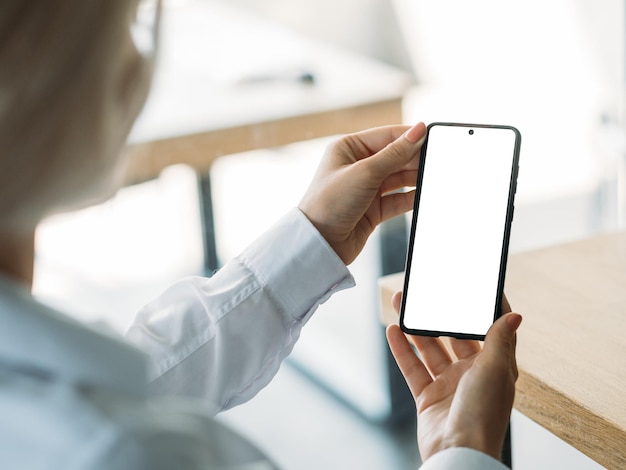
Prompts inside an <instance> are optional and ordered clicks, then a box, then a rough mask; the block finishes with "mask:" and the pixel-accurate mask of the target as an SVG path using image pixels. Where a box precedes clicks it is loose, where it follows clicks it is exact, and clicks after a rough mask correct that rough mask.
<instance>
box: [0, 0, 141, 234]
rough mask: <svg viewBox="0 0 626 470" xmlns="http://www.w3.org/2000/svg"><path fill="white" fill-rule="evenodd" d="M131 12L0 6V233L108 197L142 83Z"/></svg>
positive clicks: (64, 3)
mask: <svg viewBox="0 0 626 470" xmlns="http://www.w3.org/2000/svg"><path fill="white" fill-rule="evenodd" d="M135 3H136V2H129V1H128V0H48V1H44V2H42V1H35V0H2V1H1V2H0V230H2V229H4V230H6V229H9V230H11V229H15V228H18V227H19V226H21V225H25V226H28V225H29V224H31V225H32V224H36V223H37V222H38V221H39V220H40V219H41V218H43V217H44V216H46V215H48V214H50V213H53V212H56V211H59V210H63V209H66V208H70V207H72V206H75V205H77V204H78V205H80V204H83V203H84V202H85V201H86V200H88V199H90V198H93V197H99V196H101V195H102V193H104V192H107V191H109V192H110V191H111V189H112V187H111V186H112V179H113V177H112V176H111V175H112V174H113V173H114V172H113V171H112V168H113V167H114V166H115V162H116V159H117V155H118V154H119V152H120V149H121V147H122V146H123V143H124V141H125V139H126V136H127V133H128V131H129V129H130V127H131V125H132V122H133V121H134V119H135V117H136V115H137V114H138V112H139V109H140V108H141V106H142V105H143V102H144V101H145V95H146V94H147V88H148V86H147V84H148V83H149V75H150V74H149V70H148V68H149V67H148V65H147V64H146V61H145V60H144V59H143V58H142V57H141V56H140V55H139V54H138V53H137V51H136V50H135V49H132V50H130V49H129V45H132V41H131V38H130V32H129V20H130V16H131V15H132V13H133V12H134V8H135V6H136V5H135Z"/></svg>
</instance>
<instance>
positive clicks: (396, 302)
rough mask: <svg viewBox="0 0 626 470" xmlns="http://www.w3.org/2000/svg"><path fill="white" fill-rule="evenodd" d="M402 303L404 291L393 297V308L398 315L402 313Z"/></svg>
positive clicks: (395, 293)
mask: <svg viewBox="0 0 626 470" xmlns="http://www.w3.org/2000/svg"><path fill="white" fill-rule="evenodd" d="M401 303H402V291H401V290H399V291H396V292H394V294H393V295H392V296H391V306H392V307H393V309H394V310H395V311H396V313H400V304H401Z"/></svg>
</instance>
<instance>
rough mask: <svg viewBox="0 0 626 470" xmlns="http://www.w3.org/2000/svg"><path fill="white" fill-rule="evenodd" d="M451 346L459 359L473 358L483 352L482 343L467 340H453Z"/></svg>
mask: <svg viewBox="0 0 626 470" xmlns="http://www.w3.org/2000/svg"><path fill="white" fill-rule="evenodd" d="M450 346H452V351H453V352H454V355H455V356H456V357H457V358H458V359H465V358H467V357H472V356H473V355H474V354H476V353H479V352H480V350H481V347H480V343H479V342H478V341H472V340H467V339H456V338H451V339H450Z"/></svg>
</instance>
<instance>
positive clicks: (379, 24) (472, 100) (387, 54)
mask: <svg viewBox="0 0 626 470" xmlns="http://www.w3.org/2000/svg"><path fill="white" fill-rule="evenodd" d="M195 1H198V0H195ZM207 1H208V0H207ZM166 3H167V4H168V5H170V7H171V8H183V7H185V6H189V5H191V4H193V3H194V0H172V1H171V2H170V3H168V2H167V0H166ZM226 3H229V4H232V5H240V6H241V7H242V8H246V9H247V10H249V11H251V12H253V13H254V14H256V15H259V16H261V17H263V18H265V19H268V20H271V21H277V22H280V23H281V24H283V25H288V26H289V27H291V28H294V29H297V30H298V31H300V32H302V33H303V34H306V35H309V36H311V37H314V38H316V39H317V40H320V41H324V42H328V43H332V44H336V45H337V47H341V48H346V49H349V50H352V51H354V52H356V53H359V54H364V55H368V56H371V57H374V58H376V59H378V60H381V61H384V62H387V63H389V64H391V65H394V66H397V67H400V68H405V69H406V70H407V71H409V72H410V73H411V74H412V75H413V76H414V78H415V85H414V86H413V87H412V88H411V90H410V92H409V93H408V94H407V96H406V99H405V101H404V120H405V122H407V123H413V122H415V121H417V120H423V121H426V122H432V121H435V120H441V121H463V122H483V123H498V124H510V125H514V126H516V127H518V128H519V129H520V131H521V133H522V152H521V161H520V162H521V169H520V178H519V184H518V195H517V198H518V202H517V204H516V205H517V208H516V219H515V222H514V227H513V234H512V242H511V243H512V245H511V250H512V251H520V250H526V249H532V248H536V247H540V246H545V245H549V244H553V243H559V242H563V241H568V240H572V239H576V238H581V237H585V236H589V235H592V234H594V233H598V232H604V231H610V230H615V229H618V228H624V225H623V220H624V215H626V213H625V211H624V200H623V199H620V194H622V193H623V192H624V182H623V177H624V163H623V158H624V134H623V131H624V84H625V83H626V80H625V77H624V65H625V58H626V52H625V47H624V46H625V42H626V41H625V36H624V32H625V28H624V19H625V17H626V13H625V11H624V4H623V2H621V1H618V0H600V1H597V2H587V1H584V0H554V1H551V2H545V1H540V0H526V1H522V0H515V1H512V0H511V1H498V0H475V1H473V2H467V1H465V0H439V1H436V2H434V1H425V0H339V1H337V0H317V1H308V0H307V1H305V0H301V1H286V0H255V1H252V0H229V1H228V2H226ZM241 34H242V35H245V34H246V32H245V31H242V32H241ZM244 40H249V41H254V38H247V39H244ZM199 47H201V46H200V45H199ZM223 47H225V48H226V47H228V45H227V44H224V45H223ZM326 143H327V140H321V141H313V142H308V143H304V144H295V145H292V146H288V147H285V148H280V149H260V150H259V151H257V152H251V153H247V154H241V155H237V156H234V157H228V158H223V159H221V160H220V161H218V162H217V163H216V164H215V166H214V168H213V171H212V182H213V193H214V201H215V222H216V227H217V234H216V235H217V246H218V253H219V255H220V258H221V260H222V261H225V260H227V259H229V258H230V257H231V256H233V255H234V254H236V253H237V252H238V251H239V250H241V249H242V248H243V247H244V246H245V245H246V244H247V243H249V241H251V240H252V239H254V238H255V237H256V236H257V235H258V234H259V233H260V232H261V231H263V230H264V229H265V228H266V227H267V226H268V225H269V224H271V223H272V222H273V221H274V220H275V219H276V218H278V217H279V216H280V215H281V214H282V213H283V212H284V211H285V210H287V209H288V208H289V207H292V206H293V205H295V204H297V202H298V200H299V197H300V196H301V194H302V193H303V192H304V190H305V189H306V185H307V184H308V181H309V179H310V177H311V176H312V173H313V171H314V169H315V167H316V165H317V163H318V161H319V158H320V157H321V155H322V152H323V149H324V147H325V145H326ZM196 182H197V178H196V175H195V174H194V173H193V172H192V171H191V170H189V169H188V168H186V167H173V168H171V169H168V170H166V171H165V172H164V173H163V174H162V176H161V177H160V178H159V179H158V180H155V181H151V182H147V183H143V184H140V185H136V186H132V187H129V188H125V189H123V190H122V191H121V192H120V193H119V195H118V196H117V197H116V198H114V199H113V200H111V201H109V202H107V203H105V204H103V205H100V206H97V207H93V208H90V209H86V210H83V211H80V212H77V213H74V214H68V215H63V216H58V217H54V218H51V219H50V220H49V221H47V222H46V223H45V224H43V226H42V227H41V229H40V231H39V234H38V238H37V269H36V279H35V293H36V294H37V295H39V296H40V297H41V298H42V299H43V300H44V301H46V302H49V303H51V304H54V305H57V306H59V307H60V308H62V309H64V310H66V311H68V312H70V313H72V314H74V315H76V316H78V317H80V318H83V319H86V320H89V321H97V320H103V321H107V322H109V323H112V324H113V326H114V327H115V328H116V329H118V330H119V331H123V330H124V328H125V327H126V325H127V324H128V322H129V321H130V319H131V318H132V315H133V313H134V311H136V310H137V309H138V308H139V307H140V306H141V305H143V304H144V303H145V302H147V301H148V300H150V299H151V298H152V297H153V296H155V295H158V293H159V292H160V291H161V290H162V289H163V288H164V287H165V286H167V285H168V284H169V283H170V282H172V281H173V280H175V279H177V278H179V277H180V276H185V275H193V274H199V273H201V272H202V261H203V254H202V238H201V231H200V218H199V215H198V214H199V207H198V200H197V187H196ZM378 242H379V240H378V238H377V236H375V237H373V239H372V241H371V243H369V244H368V247H367V248H366V250H365V252H364V253H363V256H362V257H361V259H360V260H359V261H358V262H357V263H356V264H355V265H354V267H353V269H354V274H355V277H356V279H357V282H358V287H357V288H355V289H353V290H352V291H350V292H346V293H341V294H340V295H338V296H337V297H336V298H333V299H332V300H331V301H330V302H329V303H327V304H325V305H324V306H323V307H322V309H320V312H319V314H318V315H317V316H316V317H315V318H314V319H313V320H312V321H311V324H310V325H309V328H307V330H305V332H304V334H303V337H302V341H301V343H300V344H299V345H298V347H297V349H296V351H295V361H294V363H298V364H299V365H300V367H304V370H306V371H307V373H308V374H309V375H312V376H315V377H317V381H318V382H322V383H325V384H326V385H327V386H328V385H329V384H332V387H331V389H332V393H333V395H328V394H326V392H323V391H320V390H319V389H318V388H317V385H315V384H314V382H311V381H304V382H303V381H302V378H301V377H300V376H298V374H294V372H293V369H292V368H289V367H287V368H286V369H285V370H284V371H281V373H279V376H278V377H277V380H276V381H275V383H273V384H271V385H270V387H268V390H267V391H266V392H263V393H262V394H260V395H259V397H258V398H256V399H255V400H253V401H252V402H251V403H250V404H249V405H244V406H243V407H240V409H238V410H234V411H233V412H230V414H227V415H226V416H225V417H224V419H225V420H226V421H228V422H230V423H231V424H233V425H234V426H235V427H238V428H239V429H240V430H242V432H244V433H247V434H249V435H250V436H252V437H253V438H254V439H255V440H256V441H257V442H260V443H261V444H262V445H263V446H264V447H265V448H267V449H269V450H270V451H271V453H272V454H274V455H277V459H278V461H279V462H282V463H283V465H284V468H298V469H303V468H320V466H324V465H326V466H327V464H328V462H342V463H343V465H340V466H339V467H341V468H345V467H346V466H352V465H350V464H351V463H352V464H354V465H355V466H356V464H358V465H359V466H360V467H361V468H407V467H410V466H412V465H415V466H417V463H418V457H417V455H416V453H415V451H414V440H413V436H412V435H411V433H412V430H409V432H408V434H401V435H398V434H394V432H391V431H389V430H388V429H386V428H384V426H382V427H381V426H378V425H376V423H375V421H376V420H377V419H379V418H380V417H381V416H384V415H385V413H386V412H387V411H388V407H389V406H390V405H389V397H388V396H387V394H386V391H387V389H386V387H387V385H386V383H385V374H386V365H385V360H384V348H385V344H384V341H383V340H382V337H381V335H380V328H379V325H378V324H377V296H376V279H377V277H378V276H379V274H380V265H379V259H378V254H379V251H378V250H379V246H378ZM294 395H297V396H294ZM332 396H336V397H339V398H340V400H339V401H336V400H334V399H331V398H329V397H332ZM299 397H300V398H302V397H305V400H302V399H298V398H299ZM346 404H348V405H349V406H347V407H346V406H344V405H346ZM354 409H356V410H358V411H359V413H354V412H353V411H351V410H354ZM280 410H291V411H287V415H289V414H290V413H291V414H292V415H293V416H294V417H297V418H294V419H299V420H310V422H309V424H307V425H304V424H301V425H300V426H296V427H297V428H298V433H302V434H299V435H303V437H304V440H300V439H297V437H296V436H293V435H292V434H291V433H290V431H291V430H292V428H293V422H291V423H290V422H289V420H287V419H286V418H288V416H286V415H282V418H281V419H277V420H276V421H275V422H274V423H273V424H272V425H271V426H269V425H268V420H271V419H272V416H278V413H280V412H281V411H280ZM364 416H365V418H368V419H364ZM316 417H318V418H319V419H320V420H322V421H323V422H324V423H325V424H326V426H324V427H319V423H318V425H315V424H312V423H313V422H314V421H315V419H316ZM268 426H269V428H268ZM316 426H317V427H316ZM333 426H334V428H333ZM305 428H306V429H305ZM268 429H270V431H268ZM307 430H308V432H310V433H311V434H309V435H307V434H306V432H307ZM513 430H514V442H513V449H514V459H515V460H514V464H515V466H516V468H554V467H555V466H556V465H565V466H569V467H571V468H595V467H596V465H595V464H594V463H593V462H590V461H589V460H588V459H586V458H585V457H584V456H582V455H581V454H579V453H578V452H576V451H574V450H573V449H571V448H569V447H568V446H566V445H565V444H563V443H562V442H560V441H558V440H556V439H555V438H554V437H553V436H551V435H549V434H548V433H547V432H546V431H545V430H542V429H540V428H539V427H538V426H536V425H534V423H532V422H529V420H527V419H525V418H524V417H522V416H520V415H518V414H515V415H514V428H513ZM350 436H353V437H354V439H350ZM307 439H309V440H308V442H306V440H307ZM312 439H315V442H316V443H317V444H316V445H315V446H314V447H315V449H313V450H316V451H317V452H312V449H311V442H312ZM338 442H339V443H340V445H338V444H337V443H338ZM285 443H288V445H285ZM359 454H361V455H360V456H359ZM316 455H317V456H318V458H320V459H321V460H316V457H315V456H316ZM322 456H323V457H322ZM324 459H326V460H324ZM385 463H387V466H386V467H384V465H385ZM327 468H328V467H327Z"/></svg>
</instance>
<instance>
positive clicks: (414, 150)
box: [367, 122, 426, 179]
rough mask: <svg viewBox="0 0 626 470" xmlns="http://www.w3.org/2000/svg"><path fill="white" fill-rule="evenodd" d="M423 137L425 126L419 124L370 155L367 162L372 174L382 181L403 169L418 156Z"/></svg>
mask: <svg viewBox="0 0 626 470" xmlns="http://www.w3.org/2000/svg"><path fill="white" fill-rule="evenodd" d="M425 136H426V126H425V125H424V123H423V122H420V123H419V124H416V125H415V126H413V127H412V128H411V129H409V130H408V131H407V132H405V133H404V134H403V135H402V136H400V137H398V138H397V139H396V140H394V141H393V142H391V143H390V144H389V145H387V146H386V147H385V148H383V149H382V150H380V151H379V152H378V153H376V154H374V155H372V156H371V157H370V158H369V159H368V160H367V162H368V164H369V165H370V166H371V168H372V171H373V172H374V174H377V175H378V176H379V177H382V178H383V179H384V178H386V177H387V176H389V175H391V174H392V173H395V172H397V171H400V170H402V169H403V168H405V167H406V166H407V165H408V164H409V163H410V162H411V161H412V160H414V159H415V158H416V157H417V156H418V155H419V152H420V150H421V148H422V143H423V139H424V138H425Z"/></svg>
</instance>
